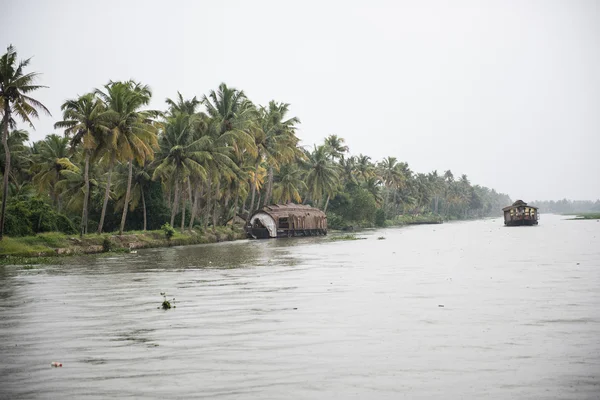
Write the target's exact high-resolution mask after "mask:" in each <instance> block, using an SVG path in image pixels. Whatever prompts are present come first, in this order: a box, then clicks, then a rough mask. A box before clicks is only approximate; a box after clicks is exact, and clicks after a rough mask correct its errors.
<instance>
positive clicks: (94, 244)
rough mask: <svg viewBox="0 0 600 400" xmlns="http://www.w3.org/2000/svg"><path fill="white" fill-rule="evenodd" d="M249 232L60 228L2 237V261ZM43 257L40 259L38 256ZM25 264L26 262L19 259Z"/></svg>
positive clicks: (222, 238) (188, 241) (230, 237)
mask: <svg viewBox="0 0 600 400" xmlns="http://www.w3.org/2000/svg"><path fill="white" fill-rule="evenodd" d="M244 237H245V234H244V232H243V230H242V229H241V228H239V227H238V228H237V229H235V230H232V229H231V227H225V226H219V227H216V228H214V229H213V228H209V229H207V230H206V231H204V230H203V229H201V228H197V229H193V230H191V231H189V230H188V231H185V232H183V233H182V232H181V231H180V230H176V231H175V232H174V233H173V235H172V236H171V238H170V239H167V238H166V236H165V232H164V231H163V230H155V231H146V232H143V231H130V232H125V233H124V234H123V235H122V236H119V235H117V234H115V233H103V234H101V235H98V234H88V235H84V236H83V237H82V238H80V237H79V236H77V235H67V234H64V233H59V232H48V233H39V234H37V235H35V236H23V237H9V236H5V237H4V239H3V240H2V241H0V264H6V262H7V260H6V259H7V258H11V259H13V260H12V261H22V260H19V259H20V258H27V257H37V258H43V257H55V256H61V255H71V254H88V253H101V252H109V251H113V252H118V251H128V250H130V249H142V248H151V247H167V246H180V245H188V244H204V243H215V242H222V241H229V240H236V239H242V238H244ZM37 261H39V260H37ZM18 263H19V264H23V262H18Z"/></svg>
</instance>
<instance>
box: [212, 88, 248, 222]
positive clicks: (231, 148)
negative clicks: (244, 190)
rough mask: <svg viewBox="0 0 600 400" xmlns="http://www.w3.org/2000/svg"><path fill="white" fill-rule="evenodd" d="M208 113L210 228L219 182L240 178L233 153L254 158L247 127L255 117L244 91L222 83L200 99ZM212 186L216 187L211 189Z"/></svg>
mask: <svg viewBox="0 0 600 400" xmlns="http://www.w3.org/2000/svg"><path fill="white" fill-rule="evenodd" d="M202 102H203V103H204V105H205V107H206V110H207V114H208V116H209V118H210V119H209V125H208V126H207V130H206V132H205V133H203V134H206V135H208V136H210V138H211V141H210V142H207V146H206V147H205V150H206V151H208V152H209V153H210V159H209V160H208V161H207V162H206V165H205V169H206V171H207V174H208V176H207V180H206V183H207V188H206V194H207V205H206V214H207V219H206V220H205V225H206V224H207V223H208V216H209V215H210V212H211V206H212V199H213V198H214V200H215V202H214V208H213V210H212V211H213V226H215V225H216V223H217V203H216V201H217V200H218V199H219V198H220V196H221V179H225V181H226V182H231V181H232V180H234V179H237V178H238V176H239V167H238V166H237V164H236V163H235V161H234V158H235V152H246V153H248V154H250V155H252V156H254V157H256V156H257V149H256V145H255V143H254V137H253V136H252V134H251V133H250V130H249V128H250V124H251V123H252V121H253V119H254V118H255V116H256V112H257V111H256V108H255V107H254V105H253V104H252V102H251V101H250V100H248V99H247V98H246V95H245V94H244V92H243V91H239V90H237V89H235V88H229V87H227V85H225V84H224V83H222V84H221V85H219V89H218V90H217V91H216V92H215V91H214V90H211V91H210V93H209V94H208V96H204V97H203V99H202ZM213 185H216V186H215V187H214V190H213Z"/></svg>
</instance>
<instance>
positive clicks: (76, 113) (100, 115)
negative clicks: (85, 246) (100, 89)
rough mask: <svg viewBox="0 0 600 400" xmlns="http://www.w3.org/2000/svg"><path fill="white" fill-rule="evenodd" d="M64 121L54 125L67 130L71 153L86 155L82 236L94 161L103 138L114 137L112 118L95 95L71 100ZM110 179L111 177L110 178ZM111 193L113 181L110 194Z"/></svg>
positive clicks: (85, 230)
mask: <svg viewBox="0 0 600 400" xmlns="http://www.w3.org/2000/svg"><path fill="white" fill-rule="evenodd" d="M61 110H62V112H63V120H62V121H59V122H57V123H56V124H54V127H55V128H57V129H64V130H65V135H66V137H68V138H70V139H71V142H70V144H71V152H72V153H74V152H75V151H77V150H78V149H81V150H82V151H83V154H84V172H83V176H84V180H85V187H84V192H85V193H87V194H88V195H85V194H84V196H83V203H82V210H81V229H80V235H83V234H84V233H87V229H88V213H89V210H88V200H89V198H90V196H89V191H90V183H89V181H90V174H89V170H90V159H91V157H92V155H93V154H94V153H97V150H98V143H99V142H100V141H101V138H102V136H105V135H108V134H110V129H109V126H108V122H109V121H108V114H107V110H106V107H105V106H104V103H103V102H102V101H101V100H100V99H98V98H96V97H95V96H94V95H93V94H92V93H88V94H85V95H83V96H80V97H78V98H77V99H72V100H67V101H65V102H64V103H63V105H62V106H61ZM109 176H110V175H109ZM109 189H110V180H109V182H108V185H107V190H109Z"/></svg>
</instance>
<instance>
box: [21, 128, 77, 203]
mask: <svg viewBox="0 0 600 400" xmlns="http://www.w3.org/2000/svg"><path fill="white" fill-rule="evenodd" d="M32 150H33V154H32V165H31V172H32V173H33V179H32V182H33V184H34V185H35V186H36V187H37V189H38V191H39V192H40V193H44V192H45V193H48V194H49V195H50V198H51V199H52V201H53V202H54V205H55V206H56V208H57V209H58V211H60V208H61V207H60V192H59V191H58V190H57V189H56V183H57V182H58V181H59V180H60V171H62V170H63V169H74V168H76V167H75V165H74V164H73V163H72V162H71V160H70V159H69V138H68V137H62V136H58V135H54V134H52V135H48V136H46V137H45V138H44V140H41V141H39V142H36V143H34V146H33V147H32Z"/></svg>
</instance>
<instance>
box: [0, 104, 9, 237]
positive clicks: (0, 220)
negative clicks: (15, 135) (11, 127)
mask: <svg viewBox="0 0 600 400" xmlns="http://www.w3.org/2000/svg"><path fill="white" fill-rule="evenodd" d="M9 120H10V107H9V101H8V99H5V103H4V121H2V126H3V127H4V129H3V132H2V145H3V146H4V160H5V162H4V177H3V178H4V179H3V186H2V212H1V213H0V240H2V238H3V237H4V218H5V216H6V201H7V200H8V174H9V171H10V149H9V148H8V121H9Z"/></svg>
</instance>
